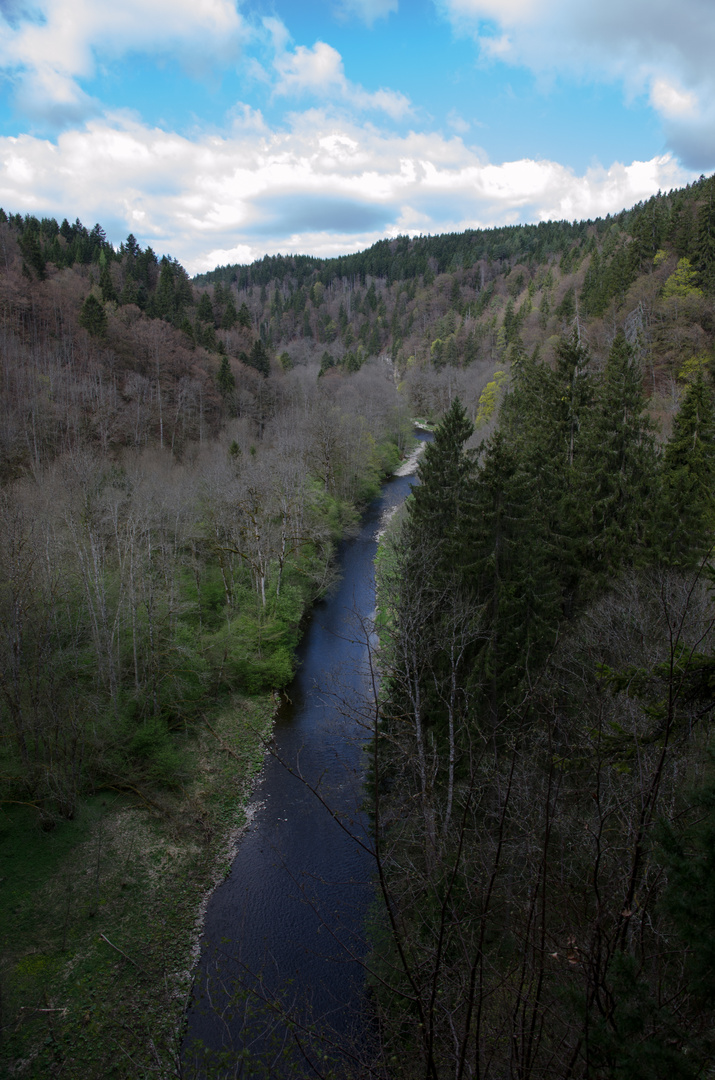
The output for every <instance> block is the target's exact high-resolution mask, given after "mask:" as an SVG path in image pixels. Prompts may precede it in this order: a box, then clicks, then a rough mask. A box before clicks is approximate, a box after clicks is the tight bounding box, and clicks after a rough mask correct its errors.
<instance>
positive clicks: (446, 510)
mask: <svg viewBox="0 0 715 1080" xmlns="http://www.w3.org/2000/svg"><path fill="white" fill-rule="evenodd" d="M473 432H474V425H473V423H472V421H471V420H470V419H469V417H468V416H467V414H466V412H465V410H464V407H463V405H462V403H461V401H460V400H459V398H455V400H454V402H453V404H452V407H451V408H450V409H449V411H448V412H447V413H446V414H445V416H444V417H443V419H442V421H441V423H440V424H439V425H438V427H437V429H436V430H435V433H434V442H432V443H430V444H428V445H427V446H426V447H425V451H424V454H423V455H422V458H421V460H420V465H419V469H418V471H417V475H418V477H419V481H420V483H419V486H418V487H415V489H414V490H413V493H412V498H411V499H410V502H409V503H408V507H409V509H408V537H409V541H408V542H409V543H410V544H412V545H424V544H426V545H427V546H428V547H429V548H430V549H431V550H432V549H434V551H435V554H436V553H437V551H438V552H439V554H438V555H437V554H436V557H437V558H438V563H436V564H435V571H436V572H437V571H438V566H441V567H442V568H444V569H446V568H453V567H454V566H455V565H458V564H459V561H460V558H459V553H460V549H461V548H462V547H463V544H464V540H465V533H466V529H465V524H466V523H465V515H468V514H469V512H470V502H471V498H472V480H473V474H474V459H473V456H472V455H471V454H468V453H467V452H465V449H464V444H465V442H466V441H467V439H468V438H469V437H470V436H471V435H472V434H473ZM462 561H463V560H462Z"/></svg>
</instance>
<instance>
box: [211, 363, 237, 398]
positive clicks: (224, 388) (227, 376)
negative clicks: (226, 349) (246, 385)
mask: <svg viewBox="0 0 715 1080" xmlns="http://www.w3.org/2000/svg"><path fill="white" fill-rule="evenodd" d="M216 382H217V383H218V388H219V391H220V393H221V396H222V397H228V395H229V394H230V393H231V391H232V390H233V389H234V387H235V386H236V377H235V375H234V374H233V371H232V370H231V364H230V362H229V359H228V356H222V357H221V363H220V365H219V369H218V374H217V376H216Z"/></svg>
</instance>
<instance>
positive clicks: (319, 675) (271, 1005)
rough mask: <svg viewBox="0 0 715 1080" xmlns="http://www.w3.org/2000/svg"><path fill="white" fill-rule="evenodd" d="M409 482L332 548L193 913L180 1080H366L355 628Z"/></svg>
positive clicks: (364, 868)
mask: <svg viewBox="0 0 715 1080" xmlns="http://www.w3.org/2000/svg"><path fill="white" fill-rule="evenodd" d="M418 437H419V438H420V439H421V440H426V439H428V438H431V436H427V435H425V434H423V433H419V434H418ZM414 482H415V477H414V475H408V476H395V477H392V478H391V479H390V480H389V481H388V482H387V483H386V484H385V485H384V487H383V489H382V493H381V495H380V496H379V497H378V498H377V499H375V500H374V502H373V503H372V504H371V505H370V506H369V507H368V510H367V512H366V513H365V515H364V517H363V519H362V524H361V527H360V531H359V533H358V535H357V536H355V537H354V538H352V539H349V540H346V541H344V542H343V544H342V545H341V548H340V552H339V565H340V569H341V579H340V583H339V585H338V586H337V587H336V588H335V589H334V590H333V592H332V593H331V594H330V595H329V596H328V597H327V598H326V599H325V600H323V601H321V602H320V603H318V604H317V605H316V607H315V609H314V612H313V614H312V617H311V620H310V623H309V626H308V629H307V631H306V633H305V635H304V637H303V640H302V642H301V645H300V647H299V650H298V659H299V667H298V671H297V674H296V676H295V679H294V680H293V683H292V684H291V686H290V687H289V688H288V691H287V695H288V699H289V701H287V702H285V704H284V705H282V706H281V708H280V711H279V713H278V716H277V720H276V725H275V753H274V754H272V755H271V756H269V757H268V758H267V759H266V763H265V766H264V769H263V772H262V775H261V778H260V781H259V784H258V787H257V789H256V792H255V794H254V799H253V814H252V818H251V823H250V825H249V827H248V829H247V830H246V832H245V834H244V836H243V838H242V839H241V842H240V846H239V849H238V852H237V855H236V858H235V860H234V862H233V865H232V868H231V872H230V874H229V876H228V877H227V879H226V880H225V881H224V882H223V883H222V884H221V885H220V886H219V888H217V889H216V891H215V892H214V894H213V896H212V897H211V900H210V902H209V906H208V910H207V913H206V921H205V925H204V933H203V938H202V943H203V944H202V952H201V958H200V961H199V966H198V970H197V976H196V982H195V988H194V996H193V1000H192V1005H191V1007H190V1009H189V1012H188V1029H187V1034H186V1038H185V1042H184V1054H183V1059H184V1070H183V1075H185V1076H187V1077H193V1076H211V1077H212V1078H215V1077H220V1078H224V1077H225V1078H228V1077H236V1078H238V1077H245V1078H251V1080H254V1078H256V1080H258V1078H262V1077H271V1078H273V1077H275V1078H279V1077H283V1076H286V1077H287V1076H291V1077H303V1076H306V1077H307V1076H311V1077H314V1076H316V1075H327V1073H328V1072H329V1071H330V1066H329V1065H326V1061H329V1062H332V1063H333V1064H332V1067H334V1068H336V1069H337V1070H338V1072H339V1073H340V1074H341V1075H348V1074H350V1075H356V1076H365V1075H369V1072H366V1071H365V1070H366V1066H365V1065H361V1066H357V1065H355V1066H354V1068H353V1071H352V1072H350V1070H351V1068H352V1066H351V1065H350V1062H351V1060H352V1057H353V1055H355V1056H356V1057H359V1056H361V1055H364V1054H365V1053H366V1052H367V1044H368V1043H369V1025H368V1024H366V1022H365V1020H364V1018H363V1015H362V1006H363V1003H364V973H363V968H362V966H361V964H360V959H361V958H362V957H363V956H364V954H365V950H366V945H365V939H364V927H365V920H366V917H367V915H368V911H369V906H370V903H371V900H372V897H373V889H372V884H371V879H372V874H373V870H374V862H373V859H372V857H371V855H370V853H369V850H365V849H366V848H367V849H369V848H370V839H369V836H368V835H367V832H366V828H367V822H366V818H365V816H364V815H363V814H362V812H361V803H362V801H363V780H364V769H365V753H364V746H365V744H366V743H367V741H368V739H369V732H368V731H367V729H366V728H365V727H364V726H363V725H362V723H361V721H360V719H359V717H358V716H356V712H359V709H360V702H361V700H362V699H363V697H364V691H365V689H366V684H367V674H366V665H367V659H368V646H367V642H366V640H365V635H364V633H363V631H362V626H363V620H369V619H370V618H371V616H372V615H373V613H374V608H375V577H374V558H375V554H376V550H377V536H378V533H379V531H380V529H381V528H382V527H383V525H384V523H385V521H386V520H387V519H388V518H389V516H390V515H391V513H392V512H394V510H395V509H397V508H398V507H399V506H400V504H401V503H402V502H403V501H404V499H405V498H406V496H407V495H408V494H409V490H410V487H411V486H412V484H413V483H414ZM297 774H300V775H297ZM311 787H312V788H317V789H318V791H319V793H320V795H321V797H322V799H324V802H325V805H324V804H323V803H322V802H321V800H320V799H319V798H318V797H316V794H315V793H314V792H313V791H311ZM362 844H364V845H365V847H363V846H361V845H362ZM201 1047H203V1050H201V1049H200V1048H201ZM206 1054H207V1055H208V1060H209V1061H210V1062H211V1064H210V1066H209V1065H207V1063H206V1061H203V1063H202V1059H203V1055H206ZM316 1070H317V1071H316Z"/></svg>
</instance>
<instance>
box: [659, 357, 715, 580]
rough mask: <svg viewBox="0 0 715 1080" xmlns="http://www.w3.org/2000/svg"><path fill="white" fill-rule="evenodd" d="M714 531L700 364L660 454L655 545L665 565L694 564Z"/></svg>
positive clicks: (712, 452)
mask: <svg viewBox="0 0 715 1080" xmlns="http://www.w3.org/2000/svg"><path fill="white" fill-rule="evenodd" d="M714 530H715V407H714V403H713V391H712V388H711V387H710V385H709V384H708V383H707V382H706V380H705V376H704V374H703V370H702V368H700V369H699V370H698V372H697V373H696V375H695V378H694V379H693V381H692V382H691V383H690V385H689V386H688V389H687V391H686V393H685V396H684V398H683V401H682V404H681V406H680V411H679V412H678V414H677V416H676V417H675V420H674V422H673V430H672V433H671V436H670V439H669V440H668V442H667V444H666V447H665V453H664V454H663V459H662V465H661V470H660V499H659V505H658V517H657V535H656V536H655V537H654V544H655V546H656V548H657V550H658V551H659V552H660V554H661V557H662V558H663V559H664V560H665V561H666V562H667V563H669V564H673V565H678V566H683V567H692V566H694V565H697V563H698V562H699V561H700V560H701V559H702V558H703V556H705V555H706V554H707V553H708V552H709V551H710V548H711V545H712V542H713V531H714Z"/></svg>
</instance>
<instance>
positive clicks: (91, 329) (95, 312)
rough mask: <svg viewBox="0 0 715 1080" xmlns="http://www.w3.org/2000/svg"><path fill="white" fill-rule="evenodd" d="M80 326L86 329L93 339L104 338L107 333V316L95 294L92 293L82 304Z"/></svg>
mask: <svg viewBox="0 0 715 1080" xmlns="http://www.w3.org/2000/svg"><path fill="white" fill-rule="evenodd" d="M79 325H80V326H82V327H84V329H85V330H87V331H88V333H90V334H91V335H92V337H98V338H102V337H104V335H105V334H106V332H107V314H106V312H105V310H104V308H103V307H102V305H101V304H100V302H99V300H98V299H97V297H96V296H95V295H94V294H93V293H90V294H89V296H88V297H87V299H86V300H85V302H84V303H83V304H82V310H81V311H80V313H79Z"/></svg>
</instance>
